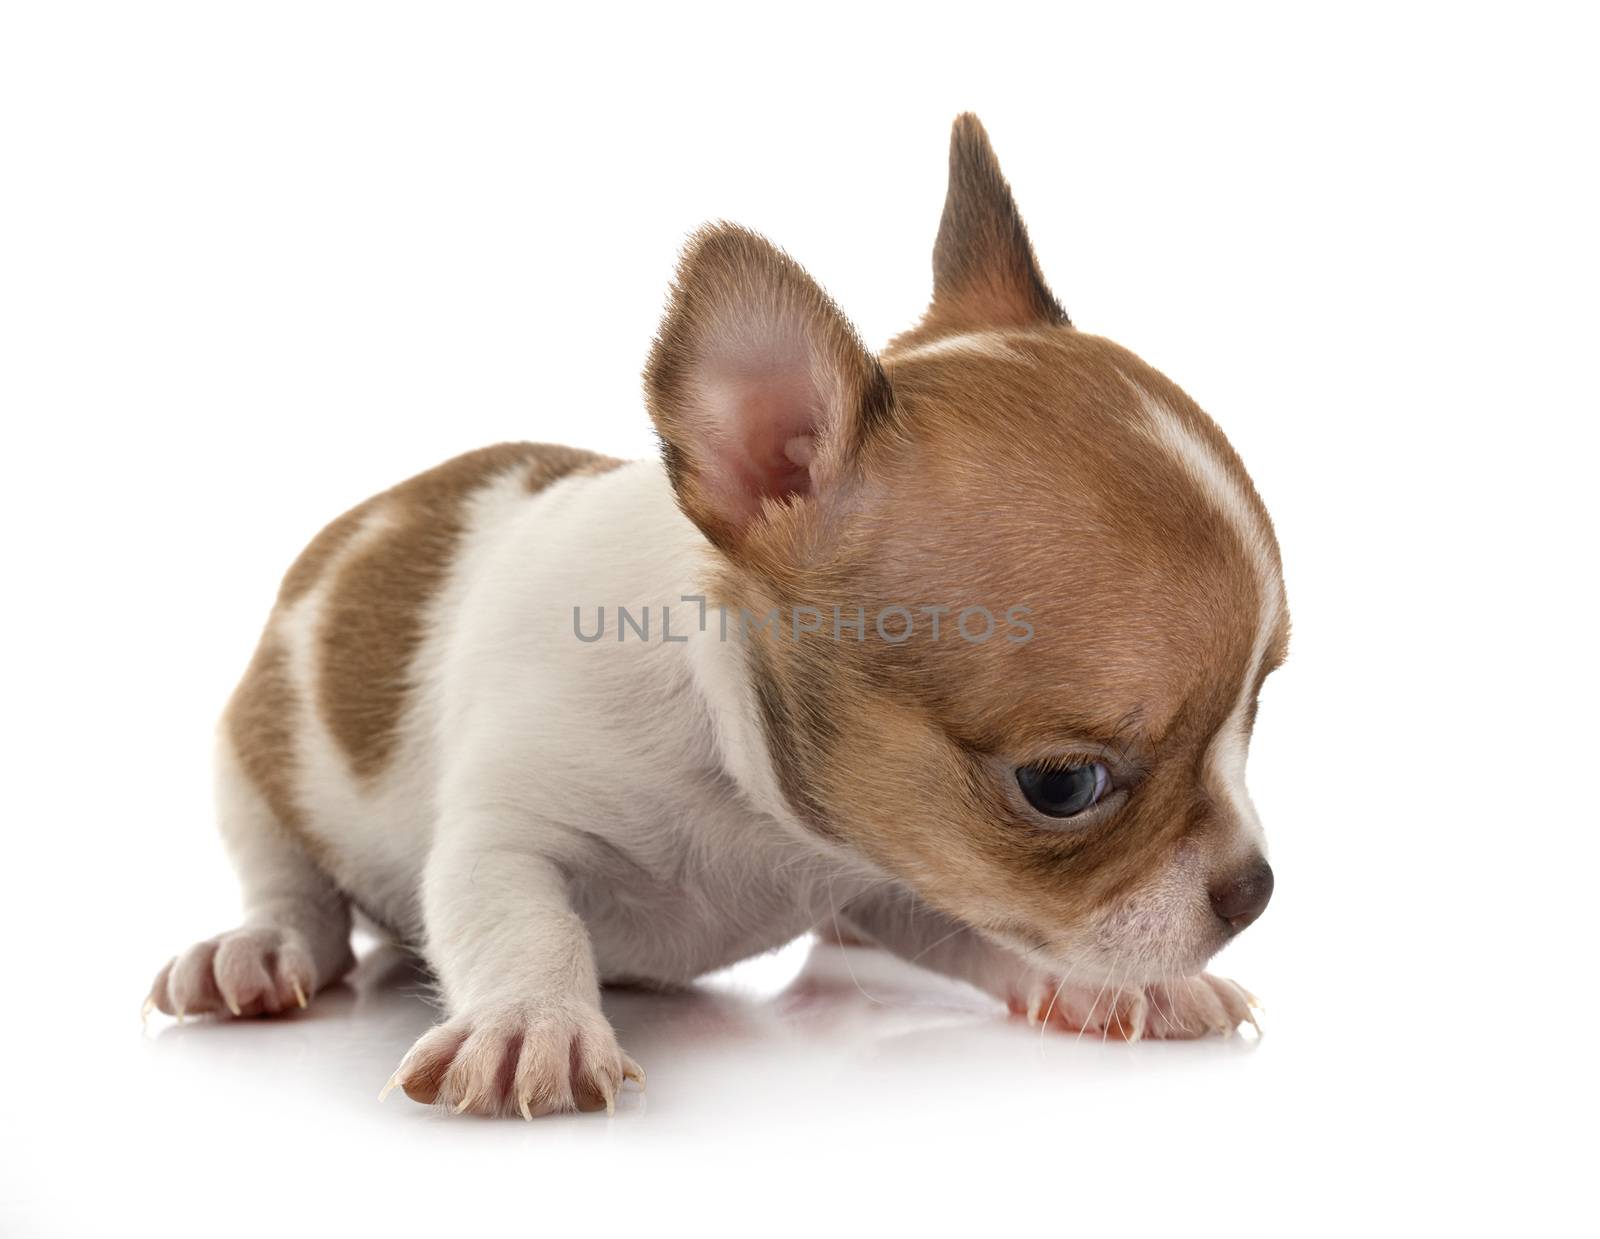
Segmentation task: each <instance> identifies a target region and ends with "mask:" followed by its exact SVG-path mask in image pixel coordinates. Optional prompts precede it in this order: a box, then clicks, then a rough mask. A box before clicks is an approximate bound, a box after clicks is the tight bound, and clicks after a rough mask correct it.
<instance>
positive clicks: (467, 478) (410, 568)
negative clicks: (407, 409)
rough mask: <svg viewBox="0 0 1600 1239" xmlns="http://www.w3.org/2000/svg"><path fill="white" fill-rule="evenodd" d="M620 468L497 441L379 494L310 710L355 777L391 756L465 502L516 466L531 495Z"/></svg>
mask: <svg viewBox="0 0 1600 1239" xmlns="http://www.w3.org/2000/svg"><path fill="white" fill-rule="evenodd" d="M618 463H620V462H618V461H615V460H611V459H610V458H608V457H604V456H598V455H596V454H595V453H593V452H585V451H580V450H578V449H576V448H569V447H559V446H554V445H549V444H535V443H502V444H499V445H497V446H495V447H487V448H482V449H480V450H478V451H476V452H468V453H467V454H466V455H464V456H457V457H456V458H455V459H453V460H449V461H446V462H445V463H444V464H442V465H439V466H437V467H436V468H433V469H430V470H428V472H426V473H422V474H418V475H417V476H416V477H414V478H411V479H409V480H408V481H405V482H402V483H400V485H398V486H396V487H394V488H393V489H392V490H389V491H387V492H385V493H384V494H383V495H382V496H380V497H379V499H378V500H377V501H376V504H377V507H376V508H375V509H374V511H381V513H382V516H383V518H384V520H386V521H387V522H389V524H388V525H387V527H386V528H384V529H383V530H382V532H381V533H379V534H378V535H377V536H376V537H374V538H373V539H372V540H371V541H370V542H368V543H367V544H366V545H364V546H363V547H362V548H361V549H360V551H358V552H357V553H356V554H354V555H353V556H351V557H350V558H348V559H346V560H345V561H344V562H343V563H342V564H341V565H340V567H339V569H338V572H337V574H336V575H335V577H334V579H333V581H332V582H331V584H330V586H329V592H328V596H327V600H326V603H325V606H324V610H323V614H322V619H321V626H320V629H319V633H318V650H319V658H318V667H317V705H318V707H319V709H320V710H321V713H322V717H323V720H324V721H325V722H326V723H327V725H328V729H329V731H331V732H332V733H333V736H334V739H335V740H337V741H338V743H339V746H340V747H341V748H342V749H343V750H344V752H345V755H346V757H347V758H348V759H349V761H350V766H351V768H352V769H353V770H354V771H355V773H356V774H357V775H358V776H360V777H371V776H372V775H375V774H377V773H378V772H379V771H380V770H382V769H383V768H384V766H385V765H386V764H387V763H388V761H389V759H390V757H391V756H392V755H393V753H394V747H395V745H396V743H397V742H398V739H399V726H400V722H401V719H402V718H403V716H404V714H405V706H406V699H407V697H408V695H409V694H410V692H411V688H412V683H411V674H412V663H413V661H414V660H415V658H416V654H417V651H418V649H419V648H420V647H421V645H422V639H423V635H424V624H425V618H426V608H427V604H428V603H429V602H430V601H431V600H432V599H433V597H434V596H435V595H436V594H437V592H438V590H439V587H440V585H441V584H442V583H443V581H444V578H445V575H446V573H447V572H448V571H449V568H450V564H451V561H452V559H453V558H454V555H455V550H456V546H457V544H458V543H459V541H460V539H461V535H462V533H463V532H464V531H465V526H464V517H465V510H466V500H467V498H468V497H469V496H470V495H471V494H472V493H473V492H474V491H476V490H478V489H480V488H481V487H483V486H485V485H487V484H488V483H489V482H491V481H493V480H494V479H496V478H498V477H501V476H504V475H505V474H507V473H510V472H512V471H513V470H517V469H521V470H525V471H526V484H527V489H528V491H529V492H530V493H532V492H537V491H539V490H541V489H543V488H544V487H546V486H548V485H549V484H550V483H551V482H554V481H557V480H559V479H561V478H564V477H568V476H570V475H572V474H574V473H597V472H604V471H605V470H608V469H612V468H615V467H616V466H617V464H618ZM313 545H315V544H313Z"/></svg>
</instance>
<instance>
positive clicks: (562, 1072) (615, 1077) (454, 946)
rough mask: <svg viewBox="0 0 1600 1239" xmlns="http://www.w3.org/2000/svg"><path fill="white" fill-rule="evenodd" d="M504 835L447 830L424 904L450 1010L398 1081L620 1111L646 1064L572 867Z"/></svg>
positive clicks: (550, 1108)
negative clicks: (619, 1014) (616, 1021)
mask: <svg viewBox="0 0 1600 1239" xmlns="http://www.w3.org/2000/svg"><path fill="white" fill-rule="evenodd" d="M504 837H505V832H503V831H499V830H496V829H495V824H493V823H479V822H452V823H450V824H448V825H447V826H446V827H445V828H444V829H443V830H441V832H440V835H439V840H438V842H437V844H436V845H435V848H434V851H433V853H432V855H431V856H430V857H429V860H428V865H427V869H426V871H425V874H424V878H423V914H424V918H425V922H426V927H427V945H426V955H427V958H428V962H429V963H430V964H431V965H432V967H433V969H434V972H435V973H436V975H437V976H438V978H439V982H440V985H441V987H442V989H443V991H444V1000H445V1006H446V1009H447V1012H448V1016H447V1018H446V1019H445V1020H444V1022H443V1023H440V1024H438V1025H436V1026H435V1027H434V1028H432V1029H430V1030H429V1031H428V1032H427V1033H425V1034H424V1035H423V1036H422V1038H421V1039H420V1040H419V1041H418V1042H417V1044H416V1045H415V1046H414V1047H412V1049H411V1052H410V1053H409V1054H407V1055H406V1057H405V1060H404V1061H403V1062H402V1063H401V1064H400V1069H399V1070H398V1071H397V1072H395V1075H394V1078H393V1079H392V1080H391V1081H390V1085H389V1087H391V1088H392V1087H394V1086H395V1085H399V1086H400V1087H401V1088H403V1089H404V1090H405V1092H406V1095H407V1096H408V1097H411V1098H413V1099H414V1100H416V1101H421V1102H439V1103H440V1104H442V1105H445V1106H448V1107H450V1108H452V1109H454V1110H455V1111H456V1112H457V1113H458V1114H459V1113H462V1112H467V1111H470V1112H472V1113H476V1114H521V1115H522V1116H523V1117H524V1118H530V1119H531V1118H532V1117H534V1115H536V1114H554V1113H560V1112H562V1111H568V1110H599V1109H605V1110H608V1111H609V1110H611V1109H612V1108H613V1107H614V1105H615V1101H616V1095H617V1093H618V1091H619V1090H620V1089H621V1087H622V1082H623V1080H624V1079H633V1080H637V1081H639V1082H640V1083H641V1084H642V1083H643V1080H644V1075H643V1073H642V1072H641V1071H640V1070H639V1067H638V1064H636V1063H635V1062H634V1061H633V1060H632V1059H631V1058H629V1057H628V1056H627V1055H626V1054H624V1053H623V1052H622V1050H621V1048H620V1047H619V1046H618V1045H617V1039H616V1036H615V1034H614V1033H613V1032H612V1031H611V1025H610V1024H609V1023H607V1021H606V1018H605V1016H604V1015H603V1014H602V1013H601V1010H600V985H599V980H598V977H597V975H596V971H595V964H594V955H593V952H592V950H591V948H590V945H589V935H588V932H587V931H586V930H585V928H584V925H583V922H582V921H581V920H580V919H579V918H578V916H577V914H576V913H575V912H573V910H572V908H571V906H570V904H569V903H568V899H567V891H566V880H565V877H564V875H563V874H562V872H561V871H560V869H559V868H558V867H557V866H555V865H554V864H552V863H551V862H550V861H549V860H547V859H546V858H545V857H543V856H541V855H538V854H536V853H534V852H531V851H528V850H525V849H523V848H520V847H516V846H507V845H506V844H505V843H504V841H503V840H504ZM384 1091H385V1093H387V1092H388V1089H385V1090H384Z"/></svg>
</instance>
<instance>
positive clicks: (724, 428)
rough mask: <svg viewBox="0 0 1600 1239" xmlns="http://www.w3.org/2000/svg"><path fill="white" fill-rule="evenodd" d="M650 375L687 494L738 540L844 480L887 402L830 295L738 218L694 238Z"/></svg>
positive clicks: (712, 533) (679, 487) (711, 529)
mask: <svg viewBox="0 0 1600 1239" xmlns="http://www.w3.org/2000/svg"><path fill="white" fill-rule="evenodd" d="M644 379H645V394H646V399H647V400H648V402H649V406H650V416H651V418H652V419H653V420H654V422H655V426H656V431H657V433H658V434H659V435H660V436H661V441H662V445H663V449H664V454H665V456H666V462H667V469H668V472H669V474H670V475H671V478H672V484H673V487H674V489H675V490H676V491H677V494H678V502H679V504H680V505H681V506H682V508H683V510H684V511H685V512H686V513H687V514H688V516H689V518H690V519H691V520H693V521H694V522H695V524H697V525H698V526H700V528H701V530H703V531H704V533H705V535H706V536H707V537H708V538H710V539H711V541H712V542H713V543H715V544H716V545H717V546H719V547H721V548H722V549H723V550H725V551H730V552H734V551H737V550H738V548H739V546H740V545H741V544H742V543H743V542H744V540H745V538H746V536H747V534H748V533H749V531H750V530H751V528H752V527H753V526H754V525H755V524H756V523H757V522H758V521H759V520H760V519H761V518H762V515H763V511H764V510H766V511H771V509H772V506H773V505H781V504H786V503H791V502H807V501H810V500H811V499H812V498H814V497H820V496H822V495H824V494H825V493H826V492H827V491H829V490H830V489H831V488H834V487H836V486H838V485H839V484H840V483H841V481H842V480H843V478H844V477H845V476H846V474H847V473H848V472H849V469H850V466H851V464H852V463H853V461H854V458H855V455H856V453H857V452H858V451H859V449H860V447H861V445H862V443H863V442H864V441H865V438H866V436H867V435H869V434H870V433H871V432H872V430H873V429H874V428H875V426H877V425H878V424H880V423H881V422H883V421H884V420H885V419H887V417H888V415H889V408H890V401H891V395H890V390H889V382H888V379H887V378H885V377H884V373H883V369H882V368H881V367H880V366H879V365H878V362H877V359H876V358H874V357H873V356H872V355H871V354H870V353H868V352H867V350H866V349H865V348H863V347H862V344H861V341H860V339H859V338H858V337H857V335H856V333H855V329H854V328H853V327H851V325H850V323H849V322H848V321H847V320H846V319H845V317H844V315H842V314H841V313H840V312H839V309H838V307H837V306H835V305H834V304H833V302H832V301H831V300H829V298H828V296H827V294H825V293H824V292H823V291H822V289H820V288H819V287H817V284H816V282H815V281H814V280H812V278H811V277H810V276H809V275H807V274H806V273H805V272H804V271H803V270H802V269H801V268H800V266H799V265H798V264H797V263H795V262H794V260H793V259H791V258H790V257H789V256H788V255H787V254H785V253H783V252H782V251H781V250H779V249H778V248H777V247H776V246H774V245H772V244H771V243H770V242H769V241H767V240H766V239H764V238H763V237H760V236H757V235H756V234H755V233H753V232H749V231H746V230H745V229H743V228H738V227H735V226H733V225H731V224H720V225H715V226H711V227H707V228H703V229H701V230H700V231H699V232H698V233H696V234H695V235H694V236H693V237H692V238H691V239H690V242H689V246H688V248H687V249H686V250H685V251H684V254H683V258H682V260H681V261H680V262H679V265H678V274H677V279H676V281H675V282H674V284H673V288H672V295H671V299H670V301H669V304H668V307H667V313H666V317H665V318H664V319H663V320H662V323H661V330H660V332H659V334H658V335H657V336H656V340H655V344H654V346H653V347H652V348H651V350H650V360H649V362H648V364H647V365H646V367H645V375H644Z"/></svg>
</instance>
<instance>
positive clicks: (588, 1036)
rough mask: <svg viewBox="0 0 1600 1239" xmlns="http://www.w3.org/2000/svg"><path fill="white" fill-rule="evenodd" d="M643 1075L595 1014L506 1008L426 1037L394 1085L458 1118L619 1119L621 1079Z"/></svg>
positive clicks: (574, 1008)
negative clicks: (588, 1115) (574, 1114)
mask: <svg viewBox="0 0 1600 1239" xmlns="http://www.w3.org/2000/svg"><path fill="white" fill-rule="evenodd" d="M624 1078H634V1079H638V1080H640V1081H642V1080H643V1078H644V1072H643V1071H641V1070H640V1069H639V1065H638V1064H637V1063H635V1062H634V1061H633V1060H632V1059H631V1058H629V1057H627V1055H625V1054H623V1053H622V1051H621V1049H620V1048H619V1047H618V1046H617V1041H616V1036H615V1034H613V1032H612V1031H611V1027H610V1025H608V1024H607V1023H606V1021H605V1017H604V1016H602V1015H601V1014H600V1012H599V1010H598V1009H596V1008H592V1007H590V1006H588V1005H584V1004H578V1003H572V1004H562V1005H559V1006H554V1007H551V1006H545V1005H539V1004H533V1003H518V1004H514V1005H513V1004H508V1005H506V1006H503V1007H497V1008H492V1009H489V1010H487V1011H484V1012H482V1013H476V1014H473V1013H469V1014H464V1015H461V1016H457V1017H456V1018H455V1019H452V1020H449V1021H447V1022H445V1023H443V1024H440V1025H438V1026H436V1027H435V1028H433V1029H430V1030H429V1031H428V1032H426V1033H424V1034H423V1035H422V1037H421V1038H420V1039H419V1040H418V1041H417V1044H416V1045H415V1046H414V1047H413V1048H412V1050H411V1052H410V1053H409V1054H408V1055H407V1056H406V1058H405V1061H404V1062H402V1063H401V1064H400V1069H399V1071H397V1072H396V1073H395V1080H396V1081H397V1083H398V1084H399V1086H400V1088H402V1089H403V1090H404V1091H405V1093H406V1095H407V1096H408V1097H410V1098H412V1099H413V1100H414V1101H420V1102H423V1103H435V1104H438V1105H439V1106H441V1107H442V1108H444V1109H446V1110H447V1111H449V1112H450V1113H454V1114H483V1115H517V1114H520V1115H521V1116H522V1117H523V1119H524V1120H528V1121H531V1120H533V1119H535V1118H537V1117H539V1116H540V1115H542V1114H562V1113H568V1112H571V1111H580V1110H600V1109H604V1110H605V1111H606V1112H607V1113H615V1112H616V1095H617V1092H618V1088H619V1086H620V1083H621V1081H622V1079H624Z"/></svg>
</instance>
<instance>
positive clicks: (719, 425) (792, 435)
mask: <svg viewBox="0 0 1600 1239" xmlns="http://www.w3.org/2000/svg"><path fill="white" fill-rule="evenodd" d="M808 369H809V367H805V366H798V365H797V366H792V367H782V368H777V369H769V370H763V371H760V372H751V371H744V372H741V373H726V372H725V373H723V374H722V375H720V376H718V378H717V379H716V380H715V381H714V382H712V383H711V384H708V386H709V387H710V390H709V391H708V393H707V395H708V397H709V399H708V405H709V408H710V411H711V413H712V416H713V417H714V419H715V429H714V431H713V433H712V436H711V443H710V449H711V451H710V454H711V458H712V459H711V461H710V462H709V463H710V465H711V469H710V475H709V477H708V481H710V482H711V484H712V486H713V487H714V488H715V490H716V491H717V492H718V497H719V499H720V501H721V506H722V507H723V510H724V512H725V514H726V515H727V516H728V517H729V518H731V519H732V521H733V522H734V524H736V525H743V524H744V523H746V522H747V521H749V520H750V519H751V518H753V517H754V516H755V515H756V514H757V513H758V512H760V511H761V504H762V502H763V501H764V500H767V499H774V500H777V501H779V502H782V501H783V500H785V499H789V498H791V497H793V496H803V495H809V494H810V493H811V489H812V475H811V464H812V458H813V455H814V453H815V445H816V435H817V431H818V429H819V427H820V425H821V422H822V418H823V409H822V400H821V397H820V395H819V394H818V392H817V389H816V386H815V385H814V384H813V382H812V381H811V376H810V374H809V373H808V372H807V371H808Z"/></svg>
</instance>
